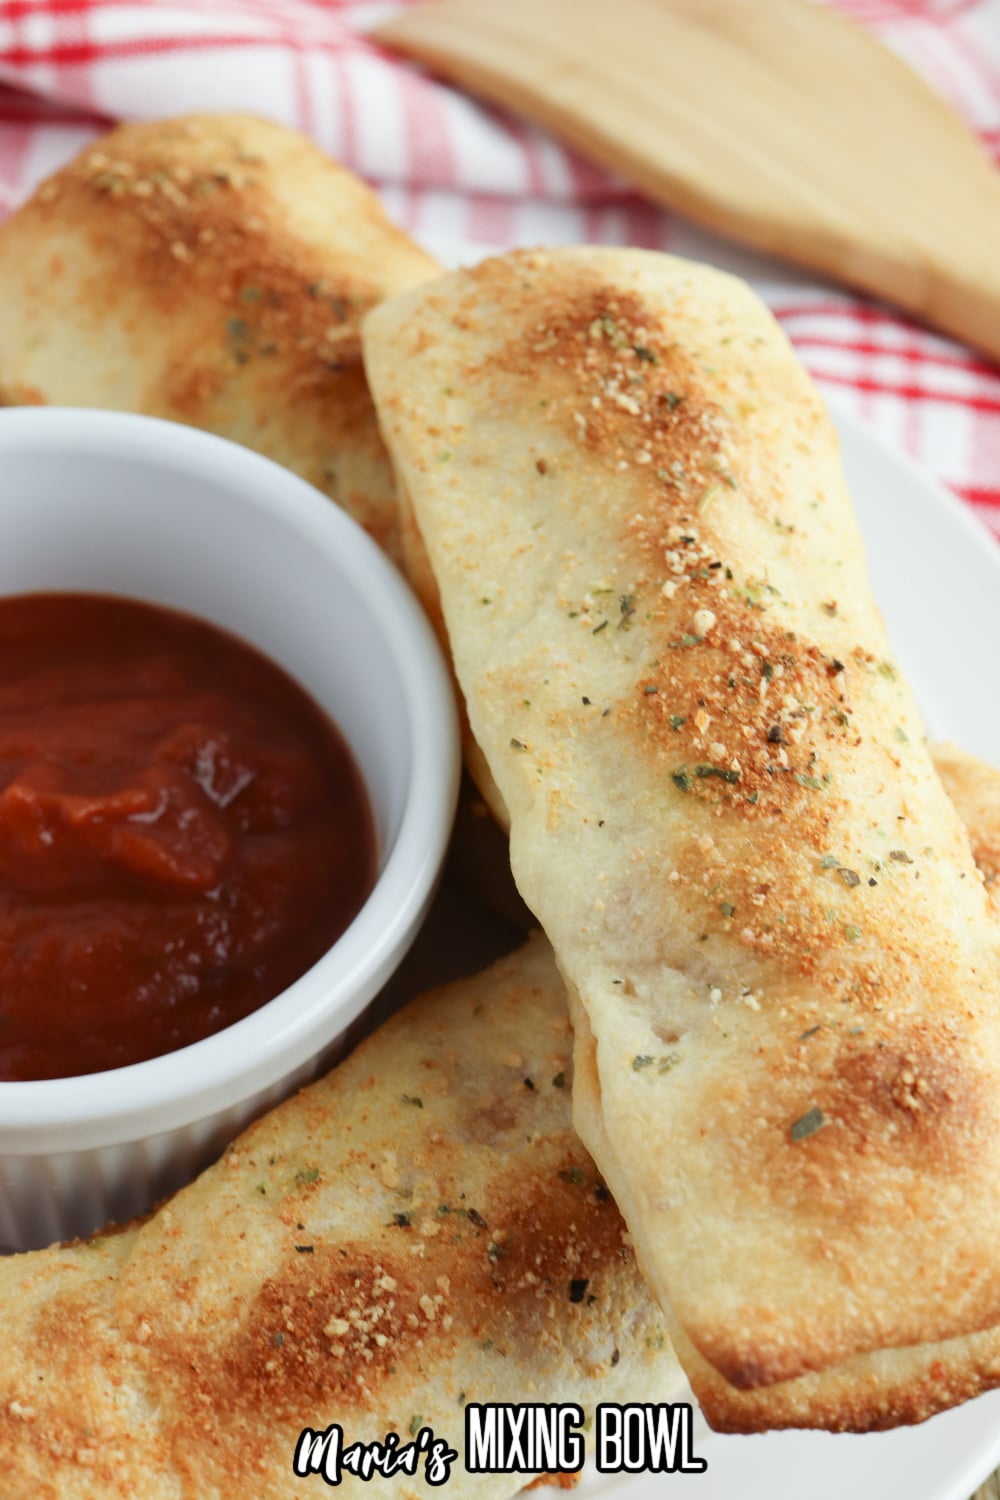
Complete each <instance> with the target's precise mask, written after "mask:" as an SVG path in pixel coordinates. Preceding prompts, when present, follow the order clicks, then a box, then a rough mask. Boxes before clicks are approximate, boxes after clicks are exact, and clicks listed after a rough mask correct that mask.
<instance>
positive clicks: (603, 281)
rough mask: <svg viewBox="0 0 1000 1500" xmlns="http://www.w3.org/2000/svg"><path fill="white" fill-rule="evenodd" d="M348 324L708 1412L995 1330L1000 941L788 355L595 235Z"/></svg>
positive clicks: (998, 1308) (588, 1090)
mask: <svg viewBox="0 0 1000 1500" xmlns="http://www.w3.org/2000/svg"><path fill="white" fill-rule="evenodd" d="M364 333H365V345H366V363H367V369H368V374H369V381H370V384H371V387H372V390H373V394H374V396H375V400H376V405H377V407H378V411H379V416H380V421H381V425H382V431H383V434H384V436H385V438H386V440H387V444H388V446H389V449H390V452H391V454H392V456H393V459H394V463H395V468H396V475H397V482H398V484H399V486H400V488H401V489H402V490H403V491H404V492H405V497H406V501H407V503H408V504H410V505H412V508H413V512H414V515H415V518H416V523H417V525H418V527H419V531H420V534H421V536H422V539H423V543H424V544H425V546H426V550H427V555H428V557H429V561H430V565H431V567H432V569H433V575H434V578H435V580H436V587H437V588H438V589H439V591H440V598H441V604H442V607H443V615H444V620H445V623H446V627H447V631H448V636H449V640H450V645H451V649H452V653H453V657H454V662H455V667H456V671H457V675H458V678H459V681H460V683H461V686H462V689H463V692H464V695H465V699H466V703H467V706H468V711H469V718H470V722H471V727H472V731H473V733H474V735H475V738H476V740H477V742H478V744H479V746H480V747H481V749H482V751H483V753H484V754H485V758H486V761H487V762H488V765H489V770H490V772H491V773H492V776H493V778H494V780H495V782H496V785H497V788H498V790H499V797H500V799H502V802H503V804H504V806H505V807H506V809H507V811H508V813H509V818H510V824H511V858H512V864H513V869H514V874H515V878H516V880H517V883H518V886H519V888H520V890H521V893H522V895H523V896H524V897H525V899H526V900H527V902H528V904H529V906H530V907H531V908H532V909H533V911H534V912H535V913H536V915H537V916H538V917H539V919H540V920H541V922H542V924H543V926H544V927H545V929H546V931H547V933H548V935H549V937H550V939H551V940H552V942H553V945H554V947H555V950H556V956H557V960H558V962H559V965H560V968H561V970H562V973H563V976H564V978H565V979H566V981H567V986H568V990H569V994H570V999H571V1005H572V1007H573V1011H574V1021H575V1025H576V1034H577V1048H578V1066H579V1078H580V1081H581V1082H582V1083H583V1084H584V1086H583V1087H580V1086H579V1084H578V1088H577V1091H576V1096H575V1120H576V1124H577V1128H578V1129H579V1131H580V1133H581V1135H582V1137H583V1139H584V1141H585V1143H586V1144H587V1145H588V1148H589V1149H590V1150H591V1151H592V1152H593V1154H594V1155H595V1156H596V1158H597V1160H598V1162H599V1164H600V1166H601V1168H602V1170H603V1171H604V1172H605V1174H606V1175H607V1177H608V1180H609V1182H610V1184H611V1186H612V1188H613V1191H614V1192H615V1195H616V1197H617V1199H618V1202H619V1204H620V1206H621V1208H622V1211H623V1213H624V1215H625V1218H626V1220H627V1221H628V1223H629V1226H630V1228H631V1230H632V1232H633V1235H634V1237H635V1241H636V1245H637V1249H638V1252H639V1255H640V1260H641V1263H642V1264H643V1267H644V1269H645V1271H646V1274H647V1276H648V1277H649V1279H650V1282H651V1284H652V1287H653V1289H654V1291H655V1293H656V1295H657V1297H658V1298H659V1299H660V1301H661V1303H662V1305H663V1307H664V1309H665V1311H666V1313H667V1315H668V1319H669V1321H670V1323H671V1325H672V1327H673V1328H674V1330H675V1331H676V1333H677V1343H678V1347H679V1350H680V1353H681V1357H682V1358H683V1357H684V1352H685V1350H686V1349H687V1350H689V1351H691V1356H690V1359H689V1361H688V1363H689V1371H690V1373H691V1374H692V1376H693V1377H694V1380H695V1387H696V1391H697V1392H698V1394H699V1395H700V1396H701V1397H702V1399H703V1401H704V1402H705V1404H706V1409H707V1415H708V1417H709V1419H710V1420H712V1419H713V1412H714V1413H715V1414H716V1416H717V1418H718V1419H719V1420H720V1421H724V1412H723V1411H722V1409H721V1406H720V1402H719V1399H718V1398H717V1395H716V1385H715V1377H718V1380H719V1382H720V1383H721V1385H722V1386H723V1387H725V1388H727V1389H730V1390H756V1389H759V1388H764V1387H768V1386H774V1385H778V1384H780V1383H783V1382H790V1381H794V1380H796V1379H798V1378H799V1377H803V1376H806V1375H808V1374H809V1373H810V1372H822V1371H824V1370H836V1369H838V1368H839V1367H842V1366H847V1365H848V1364H849V1363H850V1362H851V1361H854V1360H857V1359H859V1358H863V1357H865V1356H869V1355H872V1354H873V1353H875V1352H877V1351H883V1350H892V1349H897V1348H906V1347H913V1346H916V1345H922V1344H931V1343H938V1342H941V1341H946V1340H951V1339H955V1338H961V1337H962V1336H964V1335H970V1334H974V1333H976V1332H977V1331H979V1330H983V1329H989V1328H993V1327H995V1326H996V1325H997V1324H998V1322H1000V1260H998V1258H997V1256H996V1243H997V1235H998V1232H1000V1186H998V1184H1000V929H998V927H997V925H996V923H995V920H994V919H993V917H992V916H991V914H990V912H989V910H988V907H987V902H986V898H985V896H984V893H983V889H982V883H981V881H980V879H979V878H978V877H977V874H976V871H975V868H974V865H973V862H972V858H971V854H970V851H969V846H968V843H967V840H966V839H965V837H964V834H963V831H962V828H961V825H960V823H959V820H958V818H957V816H956V814H955V812H954V809H953V808H952V806H951V804H950V803H949V801H948V799H947V797H946V796H945V794H944V792H943V790H942V787H941V784H940V782H939V780H938V778H937V776H936V775H935V774H934V771H933V768H932V765H931V762H930V759H929V756H928V753H927V750H926V748H925V747H924V745H923V743H922V735H921V730H920V725H919V719H918V715H917V713H916V710H915V707H914V705H913V701H912V698H911V696H910V694H909V692H908V690H907V688H906V685H905V683H904V682H903V681H902V679H901V676H900V673H899V669H898V667H897V666H896V664H895V662H894V660H893V657H892V653H891V649H890V647H889V644H888V642H887V640H886V637H885V632H884V629H883V626H882V624H881V621H880V619H879V616H878V613H877V611H876V609H875V606H874V604H873V602H872V600H871V597H870V592H869V588H868V582H867V577H866V573H865V567H864V559H863V554H862V549H861V543H860V539H859V536H858V533H857V530H856V527H855V524H854V520H853V517H852V514H851V508H850V503H849V499H848V496H847V493H846V490H845V487H844V481H843V478H842V475H841V472H840V468H839V462H838V455H837V451H836V442H835V438H834V436H833V432H832V429H831V426H830V423H829V420H828V418H827V416H826V414H825V411H824V409H823V407H822V404H821V402H820V401H819V398H818V397H817V395H816V394H815V392H814V391H813V390H812V388H811V386H810V383H809V381H808V379H807V377H806V375H805V374H804V372H803V371H802V369H801V368H800V367H799V365H798V363H797V361H796V360H795V358H794V356H793V355H792V353H791V351H790V349H789V347H788V345H787V343H786V342H785V340H784V339H783V337H782V336H781V334H780V333H779V332H778V330H777V328H776V327H775V325H774V323H773V322H772V320H771V318H770V317H769V315H768V314H767V313H766V311H765V310H764V309H763V307H762V306H761V305H760V304H759V303H758V301H757V300H756V299H755V298H754V297H753V296H752V294H751V293H750V292H749V291H748V289H747V288H746V287H745V286H743V285H742V284H741V283H739V282H737V281H735V280H733V279H732V278H729V277H726V276H723V275H721V274H719V273H716V272H714V271H710V270H708V269H704V268H700V267H695V266H691V265H687V264H685V263H683V262H680V261H677V260H673V259H670V258H668V257H660V256H656V255H651V254H647V253H644V252H640V251H607V250H605V251H600V250H572V251H561V252H555V253H552V254H541V253H538V254H517V255H513V256H510V257H505V258H502V259H499V260H494V261H490V262H487V263H485V264H484V265H482V266H480V267H479V268H477V269H476V270H473V271H467V272H462V273H459V274H457V275H454V276H451V277H448V278H445V279H443V280H441V281H438V282H435V283H431V284H429V285H427V286H426V287H423V288H420V289H418V290H417V291H415V292H409V293H405V294H403V295H401V296H399V297H396V298H394V299H392V300H391V301H390V302H389V303H387V304H384V305H383V306H382V307H381V308H379V309H377V310H376V311H375V312H374V313H373V314H371V315H370V316H369V318H368V319H367V320H366V324H365V329H364ZM702 1363H703V1364H704V1367H705V1368H706V1369H707V1370H708V1371H710V1372H712V1376H713V1378H712V1379H710V1380H708V1379H706V1380H702V1381H700V1382H699V1378H698V1371H699V1366H700V1364H702ZM995 1378H997V1377H996V1376H995V1375H994V1374H993V1373H991V1372H990V1371H986V1372H982V1371H980V1372H978V1373H972V1372H971V1371H970V1376H969V1380H968V1381H967V1382H966V1384H965V1386H964V1387H963V1388H962V1390H961V1394H968V1393H969V1390H970V1389H972V1388H978V1384H980V1383H990V1382H991V1381H992V1380H994V1379H995ZM957 1389H958V1388H957V1385H956V1384H955V1383H952V1384H951V1385H949V1384H948V1383H942V1385H941V1386H940V1388H938V1389H936V1390H934V1391H930V1392H928V1393H926V1395H925V1397H924V1399H923V1402H922V1405H921V1409H920V1412H919V1414H920V1415H927V1414H928V1413H929V1411H931V1410H933V1409H935V1407H936V1406H938V1405H945V1404H948V1403H949V1402H950V1401H953V1400H954V1399H957V1398H958V1397H957V1394H956V1391H957ZM843 1409H844V1410H845V1411H846V1410H847V1407H846V1406H844V1408H843ZM915 1414H917V1413H916V1412H915V1411H911V1412H910V1414H909V1419H912V1417H913V1416H914V1415H915ZM890 1419H891V1418H890ZM896 1419H897V1420H898V1419H899V1418H896ZM815 1420H817V1421H818V1422H819V1423H820V1424H821V1425H827V1426H840V1425H853V1426H858V1427H864V1426H870V1425H879V1423H880V1422H882V1421H884V1420H885V1413H884V1412H881V1411H876V1410H867V1409H864V1408H862V1409H851V1410H850V1411H849V1413H848V1419H847V1421H846V1422H845V1421H844V1420H843V1419H842V1415H841V1414H838V1412H837V1411H836V1410H830V1409H827V1410H825V1411H817V1412H816V1414H815ZM759 1425H767V1418H766V1415H765V1416H764V1417H763V1418H762V1419H761V1421H760V1424H759Z"/></svg>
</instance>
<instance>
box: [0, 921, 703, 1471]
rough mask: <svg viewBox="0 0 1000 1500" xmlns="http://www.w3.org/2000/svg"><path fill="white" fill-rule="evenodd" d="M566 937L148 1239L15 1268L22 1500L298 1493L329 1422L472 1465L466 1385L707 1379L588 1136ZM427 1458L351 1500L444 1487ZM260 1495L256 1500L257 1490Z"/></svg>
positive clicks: (562, 1396)
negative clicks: (578, 1099) (670, 1322)
mask: <svg viewBox="0 0 1000 1500" xmlns="http://www.w3.org/2000/svg"><path fill="white" fill-rule="evenodd" d="M571 1044H572V1038H571V1034H570V1030H569V1023H568V1018H567V1015H566V1004H565V995H564V992H563V989H562V985H561V984H560V982H559V978H558V974H557V972H556V969H555V965H554V963H553V961H552V955H551V952H550V950H549V948H548V945H547V944H546V943H545V942H544V941H543V940H542V939H541V938H535V939H534V940H533V941H532V942H530V943H529V944H528V945H527V946H526V947H524V948H523V949H521V951H520V952H518V953H516V954H514V955H512V956H511V957H510V958H507V959H504V960H502V961H501V962H500V963H498V964H497V965H495V966H494V967H493V968H492V969H490V970H488V971H487V972H486V973H485V974H481V975H478V976H476V977H475V978H472V979H467V980H462V981H460V982H459V983H458V984H455V985H452V986H450V987H449V988H447V989H444V990H441V991H438V992H436V993H434V994H431V995H428V996H425V997H424V998H423V999H421V1000H418V1001H415V1002H414V1003H413V1004H412V1005H410V1006H408V1007H407V1008H406V1009H405V1010H404V1011H403V1012H401V1013H400V1014H399V1015H398V1016H395V1017H394V1018H393V1019H392V1020H390V1021H389V1022H388V1023H387V1024H386V1025H385V1026H384V1027H383V1028H382V1029H381V1030H380V1031H379V1032H378V1033H376V1035H375V1036H373V1037H372V1038H370V1039H369V1040H368V1041H367V1042H365V1043H363V1044H362V1046H361V1047H360V1048H359V1049H358V1050H357V1051H356V1052H355V1053H354V1054H353V1055H352V1056H351V1057H350V1058H349V1059H348V1060H347V1061H346V1062H344V1063H342V1064H341V1065H340V1066H339V1067H338V1068H336V1069H335V1070H334V1071H333V1072H332V1073H331V1074H330V1075H329V1077H327V1078H326V1079H324V1080H322V1081H321V1082H320V1083H317V1084H314V1085H313V1086H312V1087H311V1088H309V1089H306V1090H304V1091H303V1092H302V1093H300V1094H299V1095H298V1096H297V1097H296V1098H294V1099H292V1100H289V1101H288V1102H287V1103H285V1104H283V1105H281V1106H280V1107H279V1108H278V1109H276V1110H274V1111H273V1112H272V1113H271V1114H269V1115H267V1116H266V1117H265V1118H264V1119H263V1120H261V1121H259V1122H258V1123H257V1124H256V1125H254V1126H253V1127H252V1128H251V1129H250V1130H249V1131H247V1132H246V1133H245V1134H244V1135H243V1136H241V1137H240V1139H239V1140H238V1141H237V1142H236V1143H235V1144H234V1145H233V1146H232V1148H231V1149H230V1150H229V1151H228V1152H227V1153H226V1154H225V1156H223V1158H222V1160H221V1161H220V1162H219V1163H218V1164H217V1165H216V1166H214V1167H211V1168H210V1169H209V1170H208V1171H207V1172H205V1173H204V1174H203V1175H202V1177H200V1178H199V1179H198V1181H197V1182H195V1183H193V1184H192V1185H191V1187H189V1188H186V1189H184V1190H183V1191H182V1192H180V1193H178V1194H177V1195H176V1196H175V1197H174V1198H173V1199H172V1200H171V1201H170V1202H169V1204H167V1205H166V1206H165V1207H164V1208H162V1209H161V1210H160V1211H159V1213H157V1214H155V1215H154V1216H153V1217H152V1218H151V1219H150V1220H149V1221H148V1222H146V1223H145V1224H144V1225H143V1226H142V1227H140V1228H138V1229H131V1230H125V1231H123V1232H121V1233H120V1234H117V1235H112V1236H110V1237H104V1238H98V1239H96V1240H91V1241H87V1242H84V1243H82V1244H78V1245H72V1246H68V1247H59V1246H55V1247H53V1248H52V1249H49V1250H43V1251H38V1252H35V1253H32V1254H29V1255H20V1256H14V1257H11V1258H9V1259H6V1260H0V1306H2V1308H3V1316H4V1355H3V1358H2V1360H0V1494H2V1495H3V1496H4V1500H27V1497H29V1496H30V1497H32V1500H34V1497H36V1496H39V1495H46V1496H48V1495H53V1496H54V1495H56V1494H57V1493H58V1495H59V1497H60V1500H110V1497H112V1496H122V1497H124V1496H132V1497H139V1500H175V1497H185V1500H186V1497H192V1500H193V1497H197V1500H211V1497H215V1496H222V1495H228V1494H232V1493H235V1492H237V1491H239V1490H240V1486H241V1485H242V1486H243V1487H244V1489H245V1488H246V1486H249V1487H250V1488H249V1490H247V1493H251V1492H252V1494H253V1496H254V1500H292V1497H294V1496H301V1495H303V1494H304V1493H305V1492H306V1490H307V1489H310V1488H311V1486H313V1485H321V1484H322V1480H320V1479H319V1478H318V1477H312V1478H311V1480H309V1479H305V1478H304V1477H303V1476H302V1475H300V1476H299V1477H296V1476H295V1474H294V1473H293V1470H292V1462H293V1456H294V1454H295V1452H296V1449H297V1443H298V1437H299V1433H300V1431H301V1429H303V1428H305V1427H310V1428H311V1429H313V1430H314V1431H319V1432H322V1431H323V1430H325V1429H326V1428H327V1427H328V1426H329V1425H330V1424H332V1423H338V1424H340V1426H341V1427H342V1429H343V1444H344V1447H345V1448H346V1447H347V1446H349V1445H350V1444H352V1443H354V1442H365V1443H368V1442H371V1441H373V1440H377V1441H379V1442H381V1441H382V1440H383V1439H384V1438H385V1435H386V1433H387V1432H396V1433H398V1434H399V1438H400V1444H401V1445H405V1444H408V1443H410V1442H412V1441H413V1439H414V1438H415V1437H416V1436H417V1435H418V1433H419V1432H420V1430H421V1429H422V1428H430V1429H432V1430H433V1432H434V1433H435V1436H436V1437H437V1438H441V1439H444V1440H446V1441H447V1446H448V1447H449V1448H451V1449H452V1450H454V1451H455V1452H457V1454H458V1455H459V1456H458V1459H457V1461H456V1463H455V1465H454V1468H453V1469H452V1471H451V1473H450V1477H449V1481H448V1487H447V1488H448V1493H449V1494H456V1495H459V1496H467V1495H468V1496H482V1497H491V1496H496V1497H499V1496H506V1495H512V1494H514V1493H515V1492H516V1491H517V1490H518V1489H520V1488H521V1487H522V1485H523V1484H525V1483H527V1479H528V1476H525V1475H518V1474H493V1475H489V1474H480V1475H471V1474H468V1473H466V1471H465V1466H464V1442H463V1434H464V1412H463V1406H464V1403H465V1402H466V1401H478V1402H490V1401H507V1402H521V1401H532V1402H542V1403H553V1402H579V1403H581V1404H582V1405H583V1406H584V1408H585V1409H586V1410H588V1411H590V1412H592V1410H593V1406H594V1404H595V1403H596V1402H598V1401H669V1400H671V1399H672V1398H673V1397H674V1396H675V1395H676V1394H677V1393H678V1386H681V1387H682V1381H681V1377H680V1371H679V1368H678V1366H677V1363H676V1361H675V1359H674V1357H673V1355H672V1353H671V1350H670V1346H669V1342H668V1340H667V1338H666V1335H665V1332H664V1328H663V1323H662V1319H661V1317H660V1313H659V1310H658V1308H657V1307H656V1305H655V1303H653V1301H652V1299H651V1298H650V1297H649V1295H648V1293H647V1291H646V1288H645V1286H644V1284H643V1281H642V1278H641V1276H640V1275H639V1273H638V1270H637V1269H636V1265H635V1260H634V1257H633V1254H632V1251H631V1250H630V1249H629V1248H628V1245H627V1240H626V1236H625V1228H624V1225H623V1223H622V1220H621V1217H620V1215H619V1213H618V1211H617V1209H616V1207H615V1204H614V1202H613V1201H612V1199H611V1197H610V1195H609V1193H608V1191H607V1189H606V1187H605V1186H604V1184H603V1183H602V1181H601V1180H600V1178H599V1177H598V1175H597V1172H596V1169H595V1168H594V1165H593V1163H592V1162H591V1161H590V1160H589V1158H588V1157H587V1155H586V1152H585V1151H584V1150H583V1148H582V1147H581V1145H580V1143H579V1141H578V1140H577V1138H576V1136H575V1135H574V1133H573V1130H572V1127H571V1124H570V1102H569V1089H570V1083H571V1079H572V1070H571V1059H570V1048H571ZM423 1473H424V1468H423V1459H422V1458H421V1463H420V1466H419V1468H418V1472H417V1476H416V1479H411V1478H408V1477H407V1475H406V1473H405V1472H401V1473H399V1474H398V1475H397V1476H396V1477H395V1479H392V1480H388V1479H381V1478H380V1477H379V1475H378V1474H376V1475H375V1477H374V1479H373V1480H371V1481H370V1482H367V1483H365V1482H362V1481H361V1480H360V1479H356V1478H354V1477H352V1475H351V1474H350V1473H349V1472H347V1470H345V1471H344V1486H343V1488H344V1490H345V1491H346V1493H348V1494H351V1495H358V1496H360V1495H365V1494H374V1495H390V1494H391V1495H397V1496H407V1495H410V1496H412V1495H416V1494H424V1495H429V1494H432V1493H434V1491H433V1489H432V1488H430V1487H428V1485H427V1484H425V1483H424V1482H423V1480H422V1479H421V1475H423ZM234 1485H235V1486H236V1489H235V1490H234V1488H233V1487H234Z"/></svg>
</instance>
